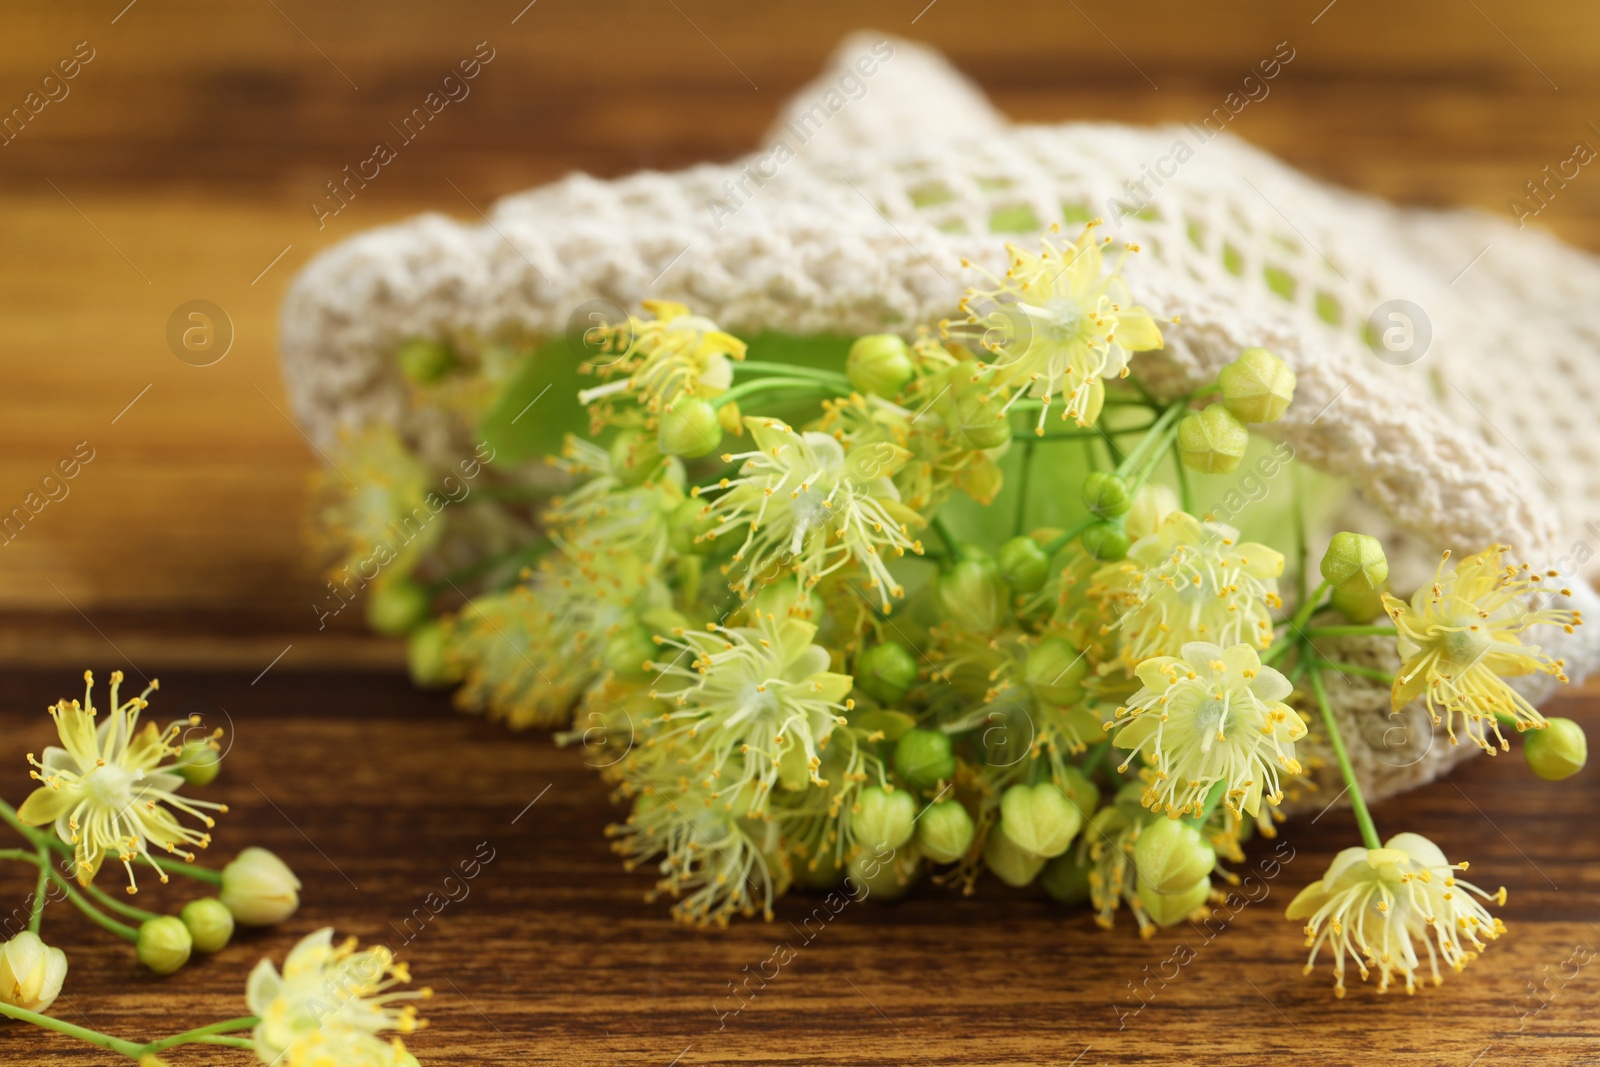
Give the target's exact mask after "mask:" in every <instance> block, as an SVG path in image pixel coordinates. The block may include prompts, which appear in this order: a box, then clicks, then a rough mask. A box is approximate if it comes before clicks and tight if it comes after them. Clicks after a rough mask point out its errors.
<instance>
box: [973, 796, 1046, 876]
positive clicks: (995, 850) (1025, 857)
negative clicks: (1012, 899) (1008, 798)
mask: <svg viewBox="0 0 1600 1067" xmlns="http://www.w3.org/2000/svg"><path fill="white" fill-rule="evenodd" d="M1013 788H1020V787H1013ZM983 862H984V865H985V866H987V867H988V868H989V869H990V870H991V871H993V872H994V873H995V877H997V878H999V879H1000V880H1001V881H1002V882H1004V883H1005V884H1006V885H1009V886H1015V887H1017V888H1019V889H1020V888H1021V887H1022V886H1025V885H1027V884H1028V883H1030V882H1032V881H1033V880H1034V879H1035V878H1037V877H1039V872H1040V871H1042V870H1044V857H1043V856H1037V855H1034V854H1033V853H1032V852H1029V851H1028V850H1027V849H1025V848H1023V847H1022V846H1020V845H1018V844H1017V843H1016V842H1015V841H1013V840H1011V838H1009V837H1007V836H1006V828H1005V823H1004V822H1002V823H1000V825H998V826H996V827H995V828H994V829H993V830H990V831H989V839H988V840H987V841H985V842H984V843H983Z"/></svg>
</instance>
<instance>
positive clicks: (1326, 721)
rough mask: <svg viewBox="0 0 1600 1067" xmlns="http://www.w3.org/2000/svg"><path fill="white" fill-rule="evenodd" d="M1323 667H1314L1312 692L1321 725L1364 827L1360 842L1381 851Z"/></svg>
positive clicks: (1375, 828)
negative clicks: (1345, 745) (1326, 682)
mask: <svg viewBox="0 0 1600 1067" xmlns="http://www.w3.org/2000/svg"><path fill="white" fill-rule="evenodd" d="M1322 667H1323V663H1322V662H1321V661H1320V660H1319V661H1317V662H1315V663H1314V664H1313V665H1312V668H1311V689H1312V691H1313V692H1314V693H1316V695H1317V706H1318V707H1319V708H1321V709H1322V723H1323V725H1324V726H1326V727H1327V729H1328V741H1329V743H1330V744H1332V745H1333V754H1334V756H1335V757H1337V758H1338V760H1339V773H1340V774H1341V775H1343V776H1344V784H1345V786H1346V787H1347V788H1348V791H1349V793H1350V810H1351V811H1353V812H1355V816H1356V825H1357V826H1359V827H1361V840H1362V841H1363V842H1364V843H1365V844H1366V846H1367V848H1369V849H1372V848H1382V847H1383V841H1382V839H1381V838H1379V837H1378V828H1377V827H1376V826H1374V825H1373V824H1372V813H1371V812H1369V811H1368V810H1367V801H1366V798H1365V797H1363V796H1362V795H1361V786H1360V785H1358V784H1357V783H1356V770H1355V768H1354V767H1353V766H1351V764H1350V753H1348V752H1346V751H1345V747H1344V738H1343V737H1342V736H1340V734H1339V724H1338V723H1337V722H1335V721H1334V718H1333V707H1332V705H1330V704H1329V703H1328V690H1327V688H1326V687H1324V686H1323V684H1322Z"/></svg>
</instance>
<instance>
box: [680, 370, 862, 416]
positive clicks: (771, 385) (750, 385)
mask: <svg viewBox="0 0 1600 1067" xmlns="http://www.w3.org/2000/svg"><path fill="white" fill-rule="evenodd" d="M778 389H795V390H798V391H799V392H798V393H797V395H803V394H806V393H818V392H822V391H824V390H826V391H830V392H832V393H833V394H834V395H842V394H844V393H845V392H846V391H847V389H841V388H840V387H839V386H837V385H834V384H833V383H832V382H824V381H819V380H818V379H816V378H799V377H788V378H777V377H773V378H757V379H755V380H754V381H750V382H742V383H740V384H739V385H736V386H734V387H733V388H732V389H729V390H728V391H727V392H726V393H723V394H722V395H721V396H719V397H717V398H716V399H714V400H712V401H711V406H712V407H714V408H720V407H723V406H725V405H727V404H731V403H733V402H734V401H735V400H738V399H739V398H740V397H745V396H750V395H751V394H752V393H760V392H764V391H770V390H778Z"/></svg>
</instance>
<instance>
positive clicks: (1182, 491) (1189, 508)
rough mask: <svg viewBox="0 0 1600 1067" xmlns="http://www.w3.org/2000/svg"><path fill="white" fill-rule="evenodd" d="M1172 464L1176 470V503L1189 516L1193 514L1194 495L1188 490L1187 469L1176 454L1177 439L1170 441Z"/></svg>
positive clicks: (1181, 458) (1180, 457)
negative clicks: (1180, 505)
mask: <svg viewBox="0 0 1600 1067" xmlns="http://www.w3.org/2000/svg"><path fill="white" fill-rule="evenodd" d="M1172 464H1173V466H1175V467H1177V468H1178V502H1179V503H1180V504H1182V506H1183V510H1184V511H1186V512H1188V513H1189V514H1190V515H1193V514H1194V494H1193V493H1192V492H1191V491H1190V490H1189V468H1188V467H1185V466H1184V465H1183V457H1182V456H1181V455H1179V454H1178V439H1177V438H1176V437H1174V438H1173V439H1172Z"/></svg>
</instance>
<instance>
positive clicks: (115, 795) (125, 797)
mask: <svg viewBox="0 0 1600 1067" xmlns="http://www.w3.org/2000/svg"><path fill="white" fill-rule="evenodd" d="M83 680H84V693H83V703H82V704H79V703H78V702H77V701H76V700H74V701H72V702H71V703H68V702H67V701H65V700H61V701H58V702H57V703H56V705H55V706H54V707H52V708H51V709H50V716H51V718H53V719H55V721H56V730H57V731H58V732H59V733H60V735H61V744H62V746H64V747H60V748H57V747H56V746H54V745H51V746H50V747H49V748H46V749H45V750H44V759H42V760H38V759H34V758H33V754H32V753H29V754H28V762H29V763H31V764H33V766H34V768H35V769H34V770H32V771H29V772H28V774H29V777H32V778H34V779H37V780H38V781H40V782H42V783H44V784H43V785H41V786H39V788H37V789H35V790H34V791H33V792H32V793H31V794H29V796H28V799H27V800H26V801H24V802H23V804H22V807H21V808H19V809H18V810H17V816H18V817H19V818H20V819H21V820H22V821H23V822H25V823H27V824H28V825H29V826H43V825H45V824H46V823H55V829H56V834H57V835H58V836H59V837H60V838H61V840H63V841H66V842H69V843H70V844H72V845H75V846H76V860H77V865H78V881H79V882H81V883H82V884H84V885H88V884H89V883H90V882H92V881H93V880H94V876H95V874H96V873H97V872H98V871H99V870H100V865H101V864H102V863H103V862H105V859H106V857H107V855H111V854H115V856H116V858H117V859H118V860H119V861H120V862H121V863H122V866H123V867H124V868H125V869H126V870H127V872H128V892H130V893H133V892H137V890H138V883H137V881H136V879H135V878H134V874H133V861H134V860H135V859H138V858H140V857H143V858H144V860H145V862H147V863H149V864H150V866H151V868H153V869H154V870H155V872H156V874H157V876H159V877H160V879H161V881H163V882H165V881H166V880H167V875H166V872H165V871H163V870H161V868H160V867H157V866H156V861H155V858H154V857H153V856H152V855H151V853H150V846H151V845H152V844H154V845H155V846H156V847H157V848H160V849H162V850H163V851H166V852H169V853H172V854H174V855H177V856H181V857H182V858H183V859H185V860H193V859H194V853H192V852H188V851H185V850H184V849H182V848H181V847H180V846H181V845H194V846H195V847H197V848H205V847H206V846H207V845H209V844H210V843H211V835H210V834H209V833H206V832H203V831H201V830H194V829H190V828H188V827H185V826H183V825H181V824H180V823H179V822H178V819H177V817H176V816H175V815H173V814H172V812H171V811H169V810H168V808H169V807H170V808H176V809H177V810H178V811H180V812H183V813H184V814H186V815H191V816H193V817H194V818H196V819H199V820H200V821H201V822H203V823H204V824H205V826H206V830H210V829H211V827H213V826H215V825H216V822H215V820H213V819H212V818H211V816H209V815H207V814H206V813H205V811H203V810H202V809H209V810H212V811H227V810H228V806H227V805H226V804H213V803H211V802H210V801H205V800H190V799H187V798H184V797H180V796H178V792H177V791H178V789H179V788H180V787H182V785H183V784H184V780H183V778H182V777H181V776H180V775H179V774H178V773H177V766H178V763H177V759H176V757H177V756H179V755H180V754H181V753H182V752H183V746H182V745H181V744H176V743H175V742H176V740H177V738H178V736H179V734H180V733H181V732H182V730H183V727H184V725H186V723H173V724H172V725H171V726H168V727H167V728H166V729H165V730H160V729H157V728H156V725H155V723H145V724H144V728H143V729H139V713H140V712H142V711H143V710H144V709H145V708H147V707H149V701H147V700H146V699H145V697H147V696H149V695H150V694H151V693H152V692H153V691H154V690H155V689H156V688H157V687H158V683H156V682H154V681H152V682H151V683H150V685H149V686H148V687H147V688H146V689H145V691H144V692H143V693H140V694H139V695H138V696H136V697H130V698H129V699H128V700H126V701H122V702H120V703H119V702H118V690H119V689H120V688H121V686H122V672H121V671H113V672H111V711H110V712H109V713H107V715H106V717H105V720H104V721H103V722H101V723H100V724H99V725H98V727H97V726H96V724H95V715H96V714H97V712H96V709H95V706H94V699H93V689H94V675H93V674H91V673H90V672H89V671H84V672H83ZM164 805H165V806H164Z"/></svg>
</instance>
